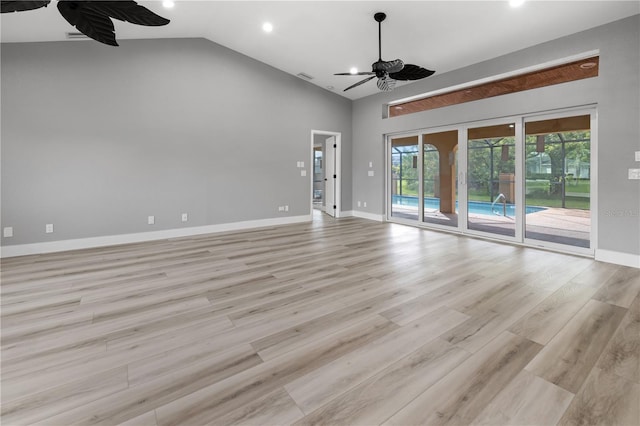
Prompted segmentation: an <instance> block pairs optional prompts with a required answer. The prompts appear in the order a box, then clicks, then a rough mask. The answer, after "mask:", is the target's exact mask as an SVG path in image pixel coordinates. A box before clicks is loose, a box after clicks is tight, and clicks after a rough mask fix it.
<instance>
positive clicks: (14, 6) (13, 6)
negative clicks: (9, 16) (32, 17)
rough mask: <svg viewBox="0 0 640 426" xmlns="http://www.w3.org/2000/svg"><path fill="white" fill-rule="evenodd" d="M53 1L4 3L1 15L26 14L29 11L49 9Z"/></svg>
mask: <svg viewBox="0 0 640 426" xmlns="http://www.w3.org/2000/svg"><path fill="white" fill-rule="evenodd" d="M49 3H51V0H47V1H2V2H1V3H0V13H11V12H24V11H27V10H34V9H40V8H41V7H47V5H48V4H49Z"/></svg>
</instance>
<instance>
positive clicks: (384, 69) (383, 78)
mask: <svg viewBox="0 0 640 426" xmlns="http://www.w3.org/2000/svg"><path fill="white" fill-rule="evenodd" d="M386 18H387V15H386V14H384V13H382V12H378V13H376V14H375V15H373V19H375V20H376V22H377V23H378V60H377V61H376V62H374V63H373V64H371V72H358V73H350V72H341V73H337V74H334V75H369V76H371V77H367V78H365V79H364V80H360V81H359V82H357V83H356V84H353V85H351V86H349V87H347V88H346V89H344V91H345V92H346V91H347V90H349V89H353V88H354V87H358V86H360V85H361V84H364V83H366V82H367V81H369V80H373V79H374V78H376V77H378V88H379V89H380V90H384V91H390V90H393V88H394V87H395V85H396V81H397V80H405V81H406V80H420V79H423V78H426V77H429V76H430V75H433V74H434V73H435V71H431V70H428V69H426V68H422V67H419V66H418V65H413V64H405V63H404V62H402V60H400V59H394V60H393V61H383V60H382V21H384V20H385V19H386Z"/></svg>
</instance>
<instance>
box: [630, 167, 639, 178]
mask: <svg viewBox="0 0 640 426" xmlns="http://www.w3.org/2000/svg"><path fill="white" fill-rule="evenodd" d="M629 179H633V180H636V179H640V169H629Z"/></svg>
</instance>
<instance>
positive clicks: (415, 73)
mask: <svg viewBox="0 0 640 426" xmlns="http://www.w3.org/2000/svg"><path fill="white" fill-rule="evenodd" d="M434 73H435V71H431V70H428V69H426V68H422V67H419V66H418V65H413V64H405V65H404V68H402V70H400V71H398V72H394V73H389V77H391V78H393V79H394V80H420V79H423V78H426V77H429V76H430V75H433V74H434Z"/></svg>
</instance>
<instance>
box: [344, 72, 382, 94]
mask: <svg viewBox="0 0 640 426" xmlns="http://www.w3.org/2000/svg"><path fill="white" fill-rule="evenodd" d="M374 78H376V76H375V75H372V76H371V77H367V78H365V79H364V80H360V81H359V82H357V83H356V84H352V85H351V86H349V87H347V88H346V89H344V90H343V92H346V91H347V90H349V89H353V88H354V87H358V86H360V85H361V84H364V83H366V82H367V81H370V80H373V79H374Z"/></svg>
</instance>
